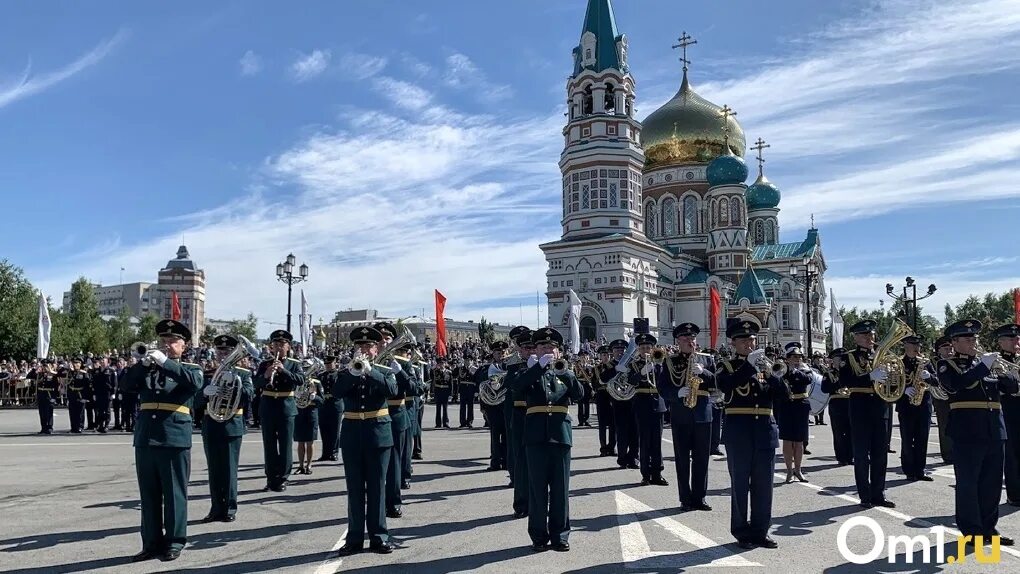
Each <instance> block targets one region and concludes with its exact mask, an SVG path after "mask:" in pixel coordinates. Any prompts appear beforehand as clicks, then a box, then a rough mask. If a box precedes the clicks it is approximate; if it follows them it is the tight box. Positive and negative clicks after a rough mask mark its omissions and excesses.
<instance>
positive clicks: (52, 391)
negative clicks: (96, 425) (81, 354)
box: [35, 359, 106, 434]
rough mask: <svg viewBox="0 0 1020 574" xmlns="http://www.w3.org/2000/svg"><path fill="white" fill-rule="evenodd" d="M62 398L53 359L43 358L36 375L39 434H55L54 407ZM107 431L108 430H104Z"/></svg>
mask: <svg viewBox="0 0 1020 574" xmlns="http://www.w3.org/2000/svg"><path fill="white" fill-rule="evenodd" d="M59 400H60V385H59V383H58V382H57V370H56V367H55V366H54V364H53V360H52V359H43V360H42V365H41V369H40V370H39V371H38V372H37V374H36V377H35V401H36V403H35V404H36V408H38V409H39V429H40V430H39V434H53V408H54V407H55V406H57V402H58V401H59ZM103 432H106V431H103Z"/></svg>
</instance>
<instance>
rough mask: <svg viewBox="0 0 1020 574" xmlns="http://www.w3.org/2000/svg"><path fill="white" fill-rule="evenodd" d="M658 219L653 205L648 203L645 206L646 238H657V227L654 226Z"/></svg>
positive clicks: (657, 213)
mask: <svg viewBox="0 0 1020 574" xmlns="http://www.w3.org/2000/svg"><path fill="white" fill-rule="evenodd" d="M658 217H659V212H658V210H657V209H655V204H654V203H648V204H647V205H645V236H646V237H658V236H659V234H658V231H657V230H658V226H656V225H655V220H656V219H657V218H658Z"/></svg>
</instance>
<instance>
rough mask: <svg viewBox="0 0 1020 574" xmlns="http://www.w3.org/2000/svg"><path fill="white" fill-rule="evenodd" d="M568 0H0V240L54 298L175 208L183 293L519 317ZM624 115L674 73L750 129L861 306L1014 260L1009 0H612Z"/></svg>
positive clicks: (168, 249) (157, 237)
mask: <svg viewBox="0 0 1020 574" xmlns="http://www.w3.org/2000/svg"><path fill="white" fill-rule="evenodd" d="M585 4H586V2H585V1H584V0H570V1H566V0H562V1H556V2H550V1H548V0H515V1H514V2H502V3H492V2H477V1H467V0H450V1H444V2H428V3H422V2H411V1H404V2H395V1H374V2H358V3H355V2H306V3H302V4H301V7H300V9H296V8H294V5H293V4H288V5H284V4H279V3H269V2H240V1H238V2H222V3H214V4H211V3H207V2H197V1H193V2H175V3H173V4H172V5H169V4H165V5H159V4H153V3H136V2H104V3H71V2H43V1H40V2H24V3H12V4H7V5H5V6H4V8H3V12H4V14H3V17H2V18H0V38H3V41H2V42H0V130H2V131H3V133H4V137H3V138H0V157H3V160H2V164H0V165H2V169H0V195H2V197H3V203H4V207H5V211H6V213H7V217H6V218H5V220H6V225H5V234H4V241H3V249H0V257H7V258H9V259H11V260H12V261H13V262H14V263H16V264H17V265H20V266H22V267H24V268H25V269H26V271H27V272H28V274H29V276H30V278H31V279H32V281H33V282H35V283H36V284H37V285H39V286H40V287H41V288H43V289H44V290H45V292H46V293H47V294H49V295H51V296H53V297H54V299H56V300H59V296H60V292H61V291H63V290H64V289H66V288H67V286H68V285H69V284H70V282H71V281H72V280H73V279H74V278H76V277H77V276H79V275H86V276H88V277H89V278H91V279H93V280H95V281H99V282H103V283H106V284H110V283H115V282H117V281H118V279H119V274H120V268H121V267H124V268H125V269H126V270H125V272H124V280H125V281H135V280H154V279H155V272H156V270H157V269H158V268H159V267H161V266H162V265H163V264H164V263H165V262H166V260H167V259H169V258H171V257H172V256H173V254H174V253H175V251H176V248H177V245H178V244H179V243H180V241H181V237H182V236H183V238H184V241H185V243H186V244H187V245H188V247H189V248H190V249H191V253H192V256H193V258H194V259H195V260H196V261H197V262H198V263H199V265H200V266H202V267H204V268H205V269H206V270H207V274H208V290H207V291H208V293H207V314H208V315H209V316H211V317H216V318H232V317H238V316H242V315H244V314H245V313H247V312H248V311H249V310H251V311H254V312H255V313H256V314H257V315H258V316H260V317H262V318H263V320H264V323H265V324H266V325H269V324H271V323H272V322H279V321H281V320H282V315H283V311H284V303H285V290H284V288H283V286H282V285H280V284H279V283H277V282H276V281H275V277H274V275H273V267H274V265H275V263H276V262H277V261H279V260H280V259H281V258H282V257H283V256H285V255H286V254H287V252H289V251H293V252H295V254H297V256H298V258H299V259H300V260H302V261H306V262H308V264H309V265H310V266H311V269H312V278H311V281H309V282H308V283H307V284H305V288H306V290H307V293H308V297H309V299H310V301H311V303H312V308H313V313H314V314H315V315H316V316H320V315H321V316H324V317H328V316H330V315H331V312H332V311H333V310H335V309H338V308H346V307H354V308H359V307H366V306H369V307H375V308H379V309H382V310H384V311H385V312H387V313H391V314H396V315H407V314H411V313H416V312H419V311H420V310H421V309H422V308H425V309H426V313H427V314H428V313H431V311H429V309H430V308H431V306H432V297H431V294H432V289H433V288H439V289H440V290H442V291H443V292H444V293H445V294H446V295H447V296H448V298H449V301H450V302H449V304H448V313H447V314H448V315H449V316H453V317H458V318H465V319H467V318H477V317H478V316H480V315H482V314H484V315H486V316H487V317H489V318H490V319H496V320H499V321H504V322H517V321H518V320H519V319H520V316H521V307H522V305H523V306H524V312H523V316H524V319H525V321H526V322H529V323H533V322H534V317H535V311H534V304H535V292H536V291H537V290H544V288H545V280H544V272H545V262H544V259H543V257H542V254H541V252H540V251H539V249H538V247H537V245H538V244H539V243H541V242H543V241H548V240H551V239H555V238H556V237H558V236H559V232H560V228H559V215H560V198H559V190H558V181H559V177H558V169H557V166H556V162H557V160H558V158H559V153H560V151H561V147H562V139H561V136H560V133H559V132H560V129H561V127H562V124H563V115H562V114H563V111H564V109H563V102H564V100H565V92H564V85H565V78H566V76H567V74H569V72H570V71H571V67H570V51H571V49H572V47H573V46H574V45H576V44H577V42H578V39H579V35H580V28H581V22H582V19H583V16H584V10H585ZM614 8H615V12H616V19H617V23H618V25H619V27H620V30H621V31H622V32H624V33H626V34H627V35H628V36H629V39H630V54H629V60H630V64H631V70H632V72H633V74H634V76H635V78H636V79H637V82H638V102H637V108H638V115H639V117H643V116H645V115H647V114H648V113H650V112H651V111H653V110H654V109H655V108H656V107H658V106H659V105H661V104H662V103H663V102H665V101H666V100H667V99H668V98H669V97H670V96H672V94H673V93H674V92H675V91H676V88H677V86H678V83H679V65H678V63H677V61H676V54H675V53H674V52H673V51H672V50H671V49H670V45H671V44H673V43H675V39H676V37H677V36H679V34H680V32H681V31H687V32H688V33H690V34H691V35H693V36H694V37H695V38H696V39H697V40H698V44H697V45H696V46H694V47H693V48H692V49H691V53H690V57H691V59H692V61H693V64H692V68H691V78H692V81H693V83H694V85H695V87H696V89H697V90H698V91H699V92H700V93H701V94H702V95H703V96H705V97H707V98H709V99H711V100H713V101H715V102H717V103H719V104H724V103H725V104H728V105H730V106H732V107H733V108H735V109H736V110H737V111H738V113H739V115H738V119H739V120H740V121H741V123H742V125H743V127H744V129H745V132H746V134H747V139H748V141H753V140H754V139H755V138H757V137H759V136H761V137H764V138H765V139H766V140H768V141H769V143H770V144H771V145H772V147H771V148H770V149H769V150H768V151H767V154H768V155H767V159H768V163H767V168H766V170H767V173H768V174H769V177H770V179H772V180H773V181H774V182H776V183H777V184H778V185H779V186H780V187H781V189H782V190H783V201H782V203H781V205H780V207H781V209H782V212H781V214H780V221H781V225H782V239H783V240H784V241H794V240H798V239H800V238H802V237H803V235H804V230H805V229H806V227H808V225H809V222H810V215H811V214H812V213H813V214H814V215H815V220H816V222H817V224H818V226H819V228H820V229H821V232H822V241H823V251H824V253H825V255H826V258H827V261H828V263H829V272H828V275H827V285H828V286H830V287H833V288H834V289H835V291H836V297H837V299H838V300H839V302H840V303H841V304H851V305H853V304H857V305H866V306H871V307H875V306H877V304H878V300H879V299H880V298H882V296H883V292H884V285H885V283H886V282H892V283H894V284H896V285H900V284H901V283H902V278H903V277H904V276H906V275H912V276H914V277H916V278H917V279H918V281H919V282H921V283H923V284H924V285H927V284H928V283H930V282H935V283H937V284H938V286H939V292H938V293H937V294H936V296H935V297H934V298H933V299H932V303H933V305H929V308H928V310H929V311H937V312H936V313H935V314H936V315H937V316H941V306H942V304H943V303H945V302H947V301H948V302H958V301H960V300H962V299H963V298H964V297H965V296H966V295H967V294H969V293H984V292H986V291H991V290H995V291H1001V290H1005V289H1007V288H1011V287H1014V286H1020V273H1018V272H1017V271H1016V267H1017V263H1018V257H1020V255H1018V253H1017V250H1016V244H1015V242H1014V241H1010V240H1007V239H1005V237H1006V233H1008V231H1009V230H1011V229H1014V227H1015V221H1016V220H1017V217H1018V216H1020V202H1018V201H1017V195H1018V194H1020V185H1018V181H1017V180H1018V178H1020V177H1018V176H1020V173H1018V172H1020V170H1018V169H1017V168H1016V167H1015V166H1016V165H1017V160H1018V159H1020V158H1018V156H1020V102H1018V101H1017V100H1016V98H1015V86H1017V85H1020V72H1018V67H1020V58H1017V57H1016V53H1018V48H1020V2H1018V1H1017V0H955V1H948V0H946V1H941V2H939V1H925V2H920V1H911V0H889V1H868V2H864V1H861V2H857V1H847V2H838V3H837V2H816V1H806V0H805V1H801V0H797V1H787V2H768V3H763V2H754V1H750V0H745V1H734V2H726V3H694V2H684V3H678V2H675V1H673V0H629V1H617V2H616V3H615V4H614Z"/></svg>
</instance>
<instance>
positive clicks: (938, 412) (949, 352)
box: [932, 335, 953, 464]
mask: <svg viewBox="0 0 1020 574" xmlns="http://www.w3.org/2000/svg"><path fill="white" fill-rule="evenodd" d="M934 347H935V349H934V350H935V359H934V360H933V361H932V370H935V365H936V364H938V361H939V360H941V359H949V358H951V357H952V356H953V344H952V342H951V341H950V340H949V337H946V336H945V335H943V336H941V337H939V338H938V339H935V345H934ZM936 376H937V373H936ZM932 399H933V400H932V403H933V407H934V408H935V422H936V423H937V424H938V428H939V455H940V456H941V457H942V462H944V463H945V464H953V439H952V438H950V437H949V432H948V427H949V400H948V397H947V400H940V399H937V398H935V397H932Z"/></svg>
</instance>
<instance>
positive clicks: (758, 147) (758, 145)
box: [751, 138, 772, 175]
mask: <svg viewBox="0 0 1020 574" xmlns="http://www.w3.org/2000/svg"><path fill="white" fill-rule="evenodd" d="M770 147H772V146H770V145H768V144H767V143H765V140H763V139H761V138H758V140H757V141H756V142H754V145H753V146H751V149H753V150H755V151H757V152H758V175H761V174H762V173H764V166H765V158H764V157H762V153H761V152H762V150H763V149H765V148H770Z"/></svg>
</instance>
